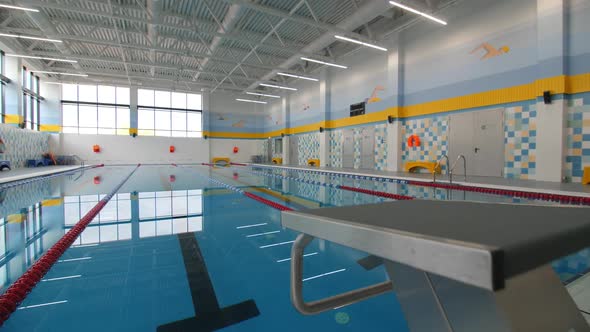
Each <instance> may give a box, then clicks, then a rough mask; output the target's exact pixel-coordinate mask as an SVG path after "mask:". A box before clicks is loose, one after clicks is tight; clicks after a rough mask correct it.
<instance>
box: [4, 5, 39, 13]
mask: <svg viewBox="0 0 590 332" xmlns="http://www.w3.org/2000/svg"><path fill="white" fill-rule="evenodd" d="M0 8H8V9H18V10H24V11H27V12H35V13H38V12H39V10H37V9H34V8H27V7H20V6H11V5H0Z"/></svg>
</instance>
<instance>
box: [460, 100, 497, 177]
mask: <svg viewBox="0 0 590 332" xmlns="http://www.w3.org/2000/svg"><path fill="white" fill-rule="evenodd" d="M449 122H450V124H449V127H450V135H449V158H450V163H451V164H453V163H454V162H455V160H456V159H457V158H458V156H459V155H464V156H465V159H466V160H467V175H472V176H495V177H502V176H503V175H504V109H492V110H485V111H478V112H469V113H459V114H453V115H451V116H450V121H449ZM462 172H463V169H462V166H461V165H460V164H458V165H457V168H456V169H455V172H454V173H455V174H462Z"/></svg>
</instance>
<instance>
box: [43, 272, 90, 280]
mask: <svg viewBox="0 0 590 332" xmlns="http://www.w3.org/2000/svg"><path fill="white" fill-rule="evenodd" d="M81 276H82V275H81V274H77V275H75V276H67V277H59V278H50V279H41V281H58V280H65V279H74V278H80V277H81Z"/></svg>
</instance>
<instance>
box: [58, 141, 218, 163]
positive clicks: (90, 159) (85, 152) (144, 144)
mask: <svg viewBox="0 0 590 332" xmlns="http://www.w3.org/2000/svg"><path fill="white" fill-rule="evenodd" d="M60 136H61V150H60V152H59V154H65V155H70V154H75V155H78V156H79V157H80V158H82V159H84V160H85V161H86V163H87V164H100V163H104V164H107V165H109V164H110V165H114V164H135V163H201V162H207V161H208V160H209V143H208V141H207V140H204V139H201V138H179V137H170V138H169V137H146V136H137V137H135V138H133V137H131V136H110V135H77V134H61V135H60ZM95 144H98V145H100V148H101V151H100V153H94V152H92V146H93V145H95ZM170 145H174V146H175V148H176V151H175V152H174V153H170V152H169V147H170Z"/></svg>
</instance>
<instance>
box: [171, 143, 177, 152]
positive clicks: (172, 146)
mask: <svg viewBox="0 0 590 332" xmlns="http://www.w3.org/2000/svg"><path fill="white" fill-rule="evenodd" d="M174 151H176V148H175V147H174V145H170V153H174Z"/></svg>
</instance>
